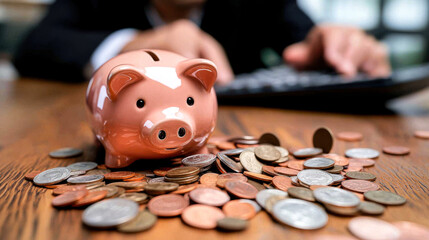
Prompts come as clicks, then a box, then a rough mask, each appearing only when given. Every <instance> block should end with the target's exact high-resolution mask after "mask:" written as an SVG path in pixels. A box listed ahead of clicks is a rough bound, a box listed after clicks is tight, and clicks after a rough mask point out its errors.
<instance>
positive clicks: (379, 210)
mask: <svg viewBox="0 0 429 240" xmlns="http://www.w3.org/2000/svg"><path fill="white" fill-rule="evenodd" d="M384 209H385V207H384V206H383V205H381V204H378V203H374V202H368V201H363V202H361V203H360V204H359V211H360V212H361V213H363V214H368V215H381V214H383V213H384Z"/></svg>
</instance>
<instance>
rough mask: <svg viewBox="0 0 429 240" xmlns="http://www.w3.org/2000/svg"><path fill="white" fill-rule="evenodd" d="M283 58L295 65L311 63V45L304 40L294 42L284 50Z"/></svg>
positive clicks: (300, 65)
mask: <svg viewBox="0 0 429 240" xmlns="http://www.w3.org/2000/svg"><path fill="white" fill-rule="evenodd" d="M283 59H284V61H285V62H287V63H289V64H291V65H292V66H294V67H298V68H301V67H304V66H307V65H309V64H311V61H312V58H311V51H310V45H309V44H308V43H307V42H305V41H303V42H299V43H295V44H292V45H290V46H288V47H286V48H285V49H284V50H283Z"/></svg>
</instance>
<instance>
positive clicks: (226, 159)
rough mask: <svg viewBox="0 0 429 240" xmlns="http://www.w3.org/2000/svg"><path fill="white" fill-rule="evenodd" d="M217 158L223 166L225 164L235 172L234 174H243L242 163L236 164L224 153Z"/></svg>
mask: <svg viewBox="0 0 429 240" xmlns="http://www.w3.org/2000/svg"><path fill="white" fill-rule="evenodd" d="M217 157H218V158H219V160H220V161H221V162H222V163H223V164H225V166H227V167H228V168H229V169H231V170H233V171H234V172H238V173H241V172H243V166H241V164H240V163H236V162H235V161H234V160H232V159H231V158H229V157H228V156H226V155H224V154H222V153H218V154H217Z"/></svg>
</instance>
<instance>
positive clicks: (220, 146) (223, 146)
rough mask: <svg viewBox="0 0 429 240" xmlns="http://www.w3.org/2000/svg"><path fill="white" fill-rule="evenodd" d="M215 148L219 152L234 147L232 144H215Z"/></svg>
mask: <svg viewBox="0 0 429 240" xmlns="http://www.w3.org/2000/svg"><path fill="white" fill-rule="evenodd" d="M216 147H217V148H219V149H220V150H229V149H235V145H234V143H232V142H216Z"/></svg>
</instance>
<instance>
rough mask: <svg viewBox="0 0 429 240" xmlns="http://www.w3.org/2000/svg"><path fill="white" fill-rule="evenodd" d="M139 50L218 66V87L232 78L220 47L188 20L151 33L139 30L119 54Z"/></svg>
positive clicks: (232, 75)
mask: <svg viewBox="0 0 429 240" xmlns="http://www.w3.org/2000/svg"><path fill="white" fill-rule="evenodd" d="M142 48H153V49H162V50H167V51H172V52H175V53H177V54H180V55H183V56H185V57H187V58H206V59H209V60H211V61H213V62H214V63H215V64H216V66H217V70H218V79H217V84H221V85H222V84H226V83H228V82H230V81H232V80H233V79H234V73H233V71H232V69H231V66H230V64H229V61H228V58H227V57H226V54H225V51H224V50H223V48H222V46H221V45H220V44H219V43H218V42H217V41H216V40H215V39H214V38H213V37H212V36H210V35H209V34H207V33H205V32H204V31H202V30H201V29H200V28H199V27H198V26H197V25H195V24H194V23H193V22H191V21H188V20H178V21H175V22H172V23H170V24H167V25H165V26H162V27H159V28H155V29H153V30H147V31H142V32H140V33H138V34H137V35H136V37H135V38H134V39H133V40H132V41H130V42H129V43H128V44H127V45H125V47H124V48H123V49H122V51H121V52H128V51H132V50H137V49H142Z"/></svg>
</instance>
